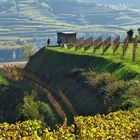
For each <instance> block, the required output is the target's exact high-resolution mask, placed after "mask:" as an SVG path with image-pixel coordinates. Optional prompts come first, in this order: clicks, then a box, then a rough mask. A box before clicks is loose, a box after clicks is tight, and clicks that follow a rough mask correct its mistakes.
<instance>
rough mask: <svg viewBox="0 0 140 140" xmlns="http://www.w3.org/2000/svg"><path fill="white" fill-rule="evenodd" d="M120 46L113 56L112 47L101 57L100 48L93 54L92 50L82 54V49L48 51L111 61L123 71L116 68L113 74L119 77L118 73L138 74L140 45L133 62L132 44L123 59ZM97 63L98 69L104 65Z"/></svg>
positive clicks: (50, 48) (56, 48)
mask: <svg viewBox="0 0 140 140" xmlns="http://www.w3.org/2000/svg"><path fill="white" fill-rule="evenodd" d="M122 45H123V43H121V44H120V46H119V48H118V50H117V51H116V53H115V54H114V55H113V51H112V46H110V47H109V49H108V50H107V51H106V52H105V53H104V54H103V55H102V47H100V48H99V49H98V50H96V52H94V53H93V48H90V49H89V50H87V51H86V52H84V50H83V48H81V49H79V50H76V51H75V49H74V47H73V48H71V49H66V48H60V47H49V48H48V49H49V50H52V51H55V52H59V53H65V54H72V55H78V56H90V57H93V58H100V59H101V58H103V59H105V60H106V61H111V62H112V63H114V64H120V65H122V66H123V69H120V68H119V67H118V69H117V71H115V72H114V74H115V75H117V76H121V75H119V73H120V72H123V73H124V72H128V73H129V72H133V73H137V74H140V44H138V48H137V53H136V61H135V62H133V61H132V48H133V44H132V43H129V46H128V49H127V51H126V53H125V56H124V57H123V56H122ZM97 62H98V61H97ZM111 62H110V63H108V65H110V64H111ZM87 63H88V62H87ZM99 63H101V64H98V65H99V67H100V65H104V64H103V63H102V62H99ZM106 66H107V65H106Z"/></svg>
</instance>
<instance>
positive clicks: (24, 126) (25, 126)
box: [0, 120, 42, 140]
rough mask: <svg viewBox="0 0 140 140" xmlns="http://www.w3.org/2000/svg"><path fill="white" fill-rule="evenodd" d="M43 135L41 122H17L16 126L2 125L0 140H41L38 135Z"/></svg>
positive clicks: (0, 125)
mask: <svg viewBox="0 0 140 140" xmlns="http://www.w3.org/2000/svg"><path fill="white" fill-rule="evenodd" d="M41 134H42V125H41V121H38V120H34V121H30V120H29V121H25V122H22V123H21V122H17V123H16V124H8V123H3V124H0V138H2V139H3V140H11V139H12V140H16V139H22V138H23V139H26V137H28V138H30V137H32V138H38V139H36V140H40V139H39V136H38V135H41Z"/></svg>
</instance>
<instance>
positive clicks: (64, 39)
mask: <svg viewBox="0 0 140 140" xmlns="http://www.w3.org/2000/svg"><path fill="white" fill-rule="evenodd" d="M76 35H77V33H76V32H57V43H58V44H59V45H60V44H61V45H64V44H71V43H75V42H76Z"/></svg>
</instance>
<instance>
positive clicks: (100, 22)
mask: <svg viewBox="0 0 140 140" xmlns="http://www.w3.org/2000/svg"><path fill="white" fill-rule="evenodd" d="M0 4H1V6H0V8H1V10H0V45H1V46H2V45H5V46H15V45H16V44H18V43H19V38H25V39H27V40H29V42H31V43H34V44H37V45H39V46H43V45H45V44H46V39H47V38H51V40H52V44H56V32H57V30H59V31H60V30H61V31H63V30H65V31H69V30H74V31H77V32H78V36H83V35H85V36H89V35H94V36H99V35H101V34H103V33H102V32H104V34H103V35H104V36H106V34H110V33H111V34H112V35H114V34H118V33H119V34H124V33H126V30H128V29H129V28H130V27H131V26H132V25H133V27H134V29H137V28H138V24H139V21H140V19H139V15H140V13H139V11H135V10H133V9H125V10H114V9H112V8H109V7H108V6H101V5H97V4H95V3H90V4H87V3H82V2H77V1H65V0H51V1H48V0H44V1H41V0H28V1H27V0H12V1H10V0H6V1H0ZM64 5H65V6H64ZM83 25H84V26H83ZM98 32H99V34H98Z"/></svg>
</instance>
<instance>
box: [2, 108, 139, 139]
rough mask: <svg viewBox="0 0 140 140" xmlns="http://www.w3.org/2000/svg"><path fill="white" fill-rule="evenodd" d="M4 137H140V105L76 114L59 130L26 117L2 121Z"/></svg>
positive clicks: (59, 127)
mask: <svg viewBox="0 0 140 140" xmlns="http://www.w3.org/2000/svg"><path fill="white" fill-rule="evenodd" d="M0 138H3V139H4V140H8V139H11V138H12V139H18V138H20V139H21V138H23V139H36V140H41V139H42V140H77V139H78V140H101V139H104V140H105V139H106V140H113V139H114V140H120V139H128V140H131V139H139V138H140V108H138V109H134V110H131V111H118V112H113V113H109V114H108V115H106V116H105V115H96V116H88V117H82V116H79V117H75V118H74V123H73V124H72V125H71V126H58V127H57V129H56V130H51V129H50V128H45V129H44V130H43V128H42V126H41V122H40V121H37V120H34V121H26V122H22V123H21V122H18V123H16V124H15V125H14V124H11V125H9V124H7V123H4V124H1V125H0Z"/></svg>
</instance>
